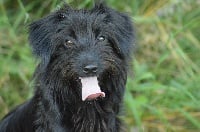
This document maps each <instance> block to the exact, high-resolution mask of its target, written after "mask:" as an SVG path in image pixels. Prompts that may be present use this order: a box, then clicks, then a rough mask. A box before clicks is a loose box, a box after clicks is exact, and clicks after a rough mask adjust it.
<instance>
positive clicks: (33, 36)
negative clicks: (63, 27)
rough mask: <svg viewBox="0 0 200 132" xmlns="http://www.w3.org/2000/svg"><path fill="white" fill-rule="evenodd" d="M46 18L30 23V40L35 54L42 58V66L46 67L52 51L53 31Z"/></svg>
mask: <svg viewBox="0 0 200 132" xmlns="http://www.w3.org/2000/svg"><path fill="white" fill-rule="evenodd" d="M51 31H52V29H51V28H49V26H48V25H47V21H46V19H40V20H38V21H35V22H33V23H31V24H30V25H29V42H30V45H31V47H32V51H33V54H34V55H36V57H38V58H40V59H41V62H42V66H44V67H46V65H47V64H48V62H49V60H50V56H51V53H52V47H51V39H50V38H51V35H52V33H53V32H51Z"/></svg>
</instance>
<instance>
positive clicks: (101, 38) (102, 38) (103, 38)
mask: <svg viewBox="0 0 200 132" xmlns="http://www.w3.org/2000/svg"><path fill="white" fill-rule="evenodd" d="M97 40H98V41H104V40H105V37H104V36H99V37H98V38H97Z"/></svg>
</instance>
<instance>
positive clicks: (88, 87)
mask: <svg viewBox="0 0 200 132" xmlns="http://www.w3.org/2000/svg"><path fill="white" fill-rule="evenodd" d="M80 79H81V83H82V100H83V101H85V100H86V99H88V100H92V99H95V98H97V97H99V96H102V97H105V93H104V92H102V91H101V89H100V87H99V85H98V81H97V77H84V78H80Z"/></svg>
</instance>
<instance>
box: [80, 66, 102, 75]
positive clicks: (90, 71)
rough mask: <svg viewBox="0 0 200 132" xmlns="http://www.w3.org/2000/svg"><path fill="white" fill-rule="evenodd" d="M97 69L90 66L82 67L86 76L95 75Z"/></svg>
mask: <svg viewBox="0 0 200 132" xmlns="http://www.w3.org/2000/svg"><path fill="white" fill-rule="evenodd" d="M97 69H98V67H97V65H93V64H90V65H86V66H85V67H83V72H84V73H86V74H90V73H96V72H97Z"/></svg>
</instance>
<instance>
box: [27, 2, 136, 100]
mask: <svg viewBox="0 0 200 132" xmlns="http://www.w3.org/2000/svg"><path fill="white" fill-rule="evenodd" d="M133 37H134V34H133V27H132V22H131V20H130V18H129V17H128V16H127V15H125V14H122V13H119V12H117V11H115V10H113V9H110V8H108V7H106V6H105V5H103V4H98V5H96V6H95V7H94V8H92V9H90V10H74V9H71V8H70V7H69V6H66V7H64V8H62V9H60V10H59V11H56V12H54V13H52V14H50V15H48V16H46V17H44V18H42V19H40V20H38V21H35V22H33V23H32V24H31V25H30V36H29V40H30V44H31V46H32V49H33V53H34V54H35V55H36V56H37V57H38V58H40V59H41V64H40V69H41V70H40V71H39V72H40V73H41V72H43V73H45V75H46V77H45V78H48V79H47V80H48V81H47V82H46V83H48V84H49V85H50V84H51V82H52V84H54V85H58V84H57V83H59V86H60V85H61V84H62V88H64V87H65V84H64V83H66V85H68V87H70V86H72V87H73V88H74V87H75V85H76V87H79V86H78V84H79V85H80V84H82V89H79V91H81V90H82V100H85V99H94V98H96V97H98V96H103V97H104V96H106V97H107V95H106V94H107V93H109V90H108V89H109V88H106V86H103V85H106V84H109V83H110V82H112V79H116V80H123V85H124V84H125V81H126V72H127V62H128V61H129V60H130V56H131V51H132V48H133ZM97 80H98V81H97ZM54 81H57V82H54ZM63 82H64V83H63ZM119 83H120V82H119ZM99 85H100V87H101V88H100V87H99ZM113 85H120V84H112V85H111V84H110V86H109V87H110V89H111V88H112V87H114V86H113ZM51 86H52V85H51ZM89 87H90V88H89ZM115 87H117V86H115ZM118 87H122V86H118ZM80 93H81V92H78V90H77V95H79V96H81V95H80Z"/></svg>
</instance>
